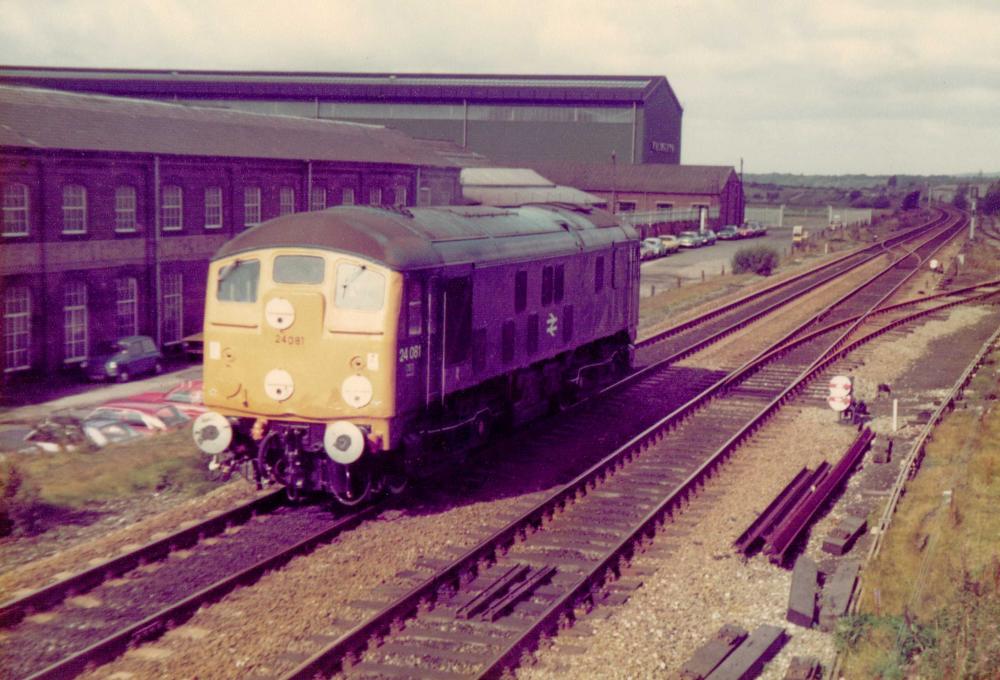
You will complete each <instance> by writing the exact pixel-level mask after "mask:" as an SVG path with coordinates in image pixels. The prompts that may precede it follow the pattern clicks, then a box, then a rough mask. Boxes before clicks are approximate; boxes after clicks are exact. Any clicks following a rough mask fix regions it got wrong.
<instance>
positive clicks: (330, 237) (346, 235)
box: [213, 205, 636, 271]
mask: <svg viewBox="0 0 1000 680" xmlns="http://www.w3.org/2000/svg"><path fill="white" fill-rule="evenodd" d="M635 238H636V237H635V232H634V231H633V230H632V229H631V228H630V227H626V226H622V225H621V224H619V223H618V222H617V221H616V220H615V219H614V217H613V216H612V215H610V214H609V213H606V212H604V211H601V210H592V209H580V208H578V207H575V206H573V207H570V206H559V205H545V206H541V205H538V206H522V207H519V208H511V209H500V208H493V207H486V206H456V207H441V208H412V209H406V210H390V209H383V208H371V207H345V206H341V207H336V208H329V209H327V210H320V211H315V212H306V213H296V214H294V215H286V216H284V217H279V218H277V219H273V220H269V221H267V222H264V223H262V224H260V225H258V226H256V227H254V228H252V229H249V230H247V231H245V232H243V233H241V234H239V235H237V236H236V237H234V238H233V239H232V240H230V241H228V242H227V243H225V244H224V245H223V246H222V248H220V249H219V251H218V252H217V253H216V254H215V257H214V258H213V259H220V258H223V257H229V256H232V255H236V254H239V253H244V252H249V251H254V250H261V249H266V248H273V247H303V248H319V249H322V250H331V251H337V252H344V253H350V254H353V255H357V256H359V257H362V258H364V259H368V260H373V261H376V262H380V263H383V264H385V265H387V266H389V267H390V268H392V269H396V270H400V271H402V270H407V269H420V268H424V267H433V266H440V265H443V264H458V263H471V262H476V263H484V262H489V261H497V260H516V259H529V258H533V257H538V256H545V255H549V256H556V255H560V254H570V253H575V252H578V251H579V250H581V249H583V248H586V247H587V245H589V244H598V243H608V242H610V241H625V240H632V239H635Z"/></svg>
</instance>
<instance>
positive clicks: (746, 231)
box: [738, 222, 754, 238]
mask: <svg viewBox="0 0 1000 680" xmlns="http://www.w3.org/2000/svg"><path fill="white" fill-rule="evenodd" d="M738 231H739V234H740V238H752V237H753V236H754V229H753V227H752V226H750V223H749V222H744V223H743V224H741V225H740V226H739V229H738Z"/></svg>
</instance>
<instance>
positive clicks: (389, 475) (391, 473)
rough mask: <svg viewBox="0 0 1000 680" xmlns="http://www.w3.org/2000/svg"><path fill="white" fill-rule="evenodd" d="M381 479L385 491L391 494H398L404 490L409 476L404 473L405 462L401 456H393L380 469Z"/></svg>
mask: <svg viewBox="0 0 1000 680" xmlns="http://www.w3.org/2000/svg"><path fill="white" fill-rule="evenodd" d="M382 480H383V485H384V486H385V489H386V491H388V492H389V493H390V494H391V495H393V496H398V495H399V494H401V493H403V492H404V491H405V490H406V487H407V486H409V483H410V476H409V475H408V474H406V464H405V463H404V461H403V458H402V456H394V457H393V459H392V460H391V462H389V463H388V464H386V466H385V469H384V470H383V471H382Z"/></svg>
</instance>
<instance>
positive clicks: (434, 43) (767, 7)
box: [0, 0, 1000, 175]
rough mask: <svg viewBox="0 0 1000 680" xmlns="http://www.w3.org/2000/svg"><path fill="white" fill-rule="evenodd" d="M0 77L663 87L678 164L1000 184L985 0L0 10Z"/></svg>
mask: <svg viewBox="0 0 1000 680" xmlns="http://www.w3.org/2000/svg"><path fill="white" fill-rule="evenodd" d="M0 17H2V21H0V64H4V65H31V66H62V67H94V68H149V69H211V70H214V69H220V70H295V71H341V72H343V71H346V72H379V73H386V72H388V73H506V74H526V75H531V74H558V75H575V74H580V75H663V76H666V77H667V79H668V80H669V82H670V84H671V86H672V87H673V89H674V92H675V93H676V94H677V97H678V99H679V100H680V102H681V105H682V106H683V107H684V117H683V129H682V142H681V148H682V158H681V160H682V162H683V163H686V164H709V165H733V166H736V167H739V164H740V159H742V160H743V164H744V169H745V170H746V172H748V173H763V172H789V173H801V174H870V175H892V174H953V173H974V172H980V171H982V172H986V173H988V174H989V173H998V172H1000V2H997V1H996V0H952V1H951V2H941V0H934V1H933V2H932V1H930V0H927V1H922V0H879V1H871V2H861V1H858V0H833V1H831V0H823V1H813V0H799V1H794V0H790V1H773V2H769V1H766V0H758V1H757V2H747V1H746V0H742V1H737V0H690V1H689V0H661V1H659V2H653V1H646V0H634V1H631V2H630V1H629V0H617V1H608V2H603V1H602V2H596V1H591V0H565V1H564V0H534V1H522V0H498V1H494V2H482V1H480V2H471V1H468V2H463V1H459V0H412V1H410V2H404V1H402V0H395V1H392V0H366V1H364V2H358V1H355V0H323V1H314V0H301V1H296V0H285V1H284V2H263V1H258V0H0Z"/></svg>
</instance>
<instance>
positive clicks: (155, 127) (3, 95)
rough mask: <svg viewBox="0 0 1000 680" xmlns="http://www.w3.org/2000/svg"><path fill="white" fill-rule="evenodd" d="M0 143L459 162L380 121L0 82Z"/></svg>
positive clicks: (367, 160)
mask: <svg viewBox="0 0 1000 680" xmlns="http://www.w3.org/2000/svg"><path fill="white" fill-rule="evenodd" d="M0 121H2V123H3V124H2V125H0V146H5V147H21V148H28V149H71V150H78V151H107V152H135V153H157V154H167V155H171V154H172V155H182V156H227V157H239V158H268V159H294V160H315V161H339V162H360V163H388V164H400V165H420V166H431V167H459V163H458V162H456V160H455V159H454V158H451V157H449V155H448V153H447V152H446V151H445V150H443V149H442V147H441V145H440V144H438V145H428V144H424V143H423V142H421V141H419V140H415V139H412V138H410V137H408V136H406V135H405V134H403V133H402V132H399V131H396V130H392V129H389V128H384V127H381V126H376V125H362V124H357V123H345V122H339V121H331V120H318V119H310V118H299V117H293V116H275V115H263V114H256V113H246V112H242V111H227V110H220V109H211V108H201V107H195V106H181V105H177V104H168V103H162V102H155V101H149V100H136V99H123V98H120V97H103V96H95V95H82V94H75V93H67V92H58V91H53V90H39V89H33V88H21V87H9V86H2V85H0Z"/></svg>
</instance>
